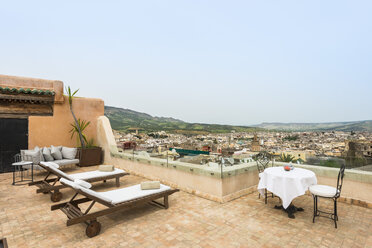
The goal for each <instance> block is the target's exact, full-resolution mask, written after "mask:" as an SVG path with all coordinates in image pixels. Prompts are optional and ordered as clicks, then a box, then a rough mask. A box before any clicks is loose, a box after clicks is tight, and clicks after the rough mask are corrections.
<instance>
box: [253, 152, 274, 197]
mask: <svg viewBox="0 0 372 248" xmlns="http://www.w3.org/2000/svg"><path fill="white" fill-rule="evenodd" d="M272 157H273V156H272V155H271V154H270V153H268V152H266V151H263V152H260V153H258V154H257V155H256V156H255V159H256V164H257V171H258V179H259V180H260V179H261V175H262V173H263V172H264V170H265V169H266V168H268V167H269V165H270V162H271V161H272ZM269 194H271V197H272V198H274V194H273V193H269ZM267 195H268V193H267V189H265V204H267ZM258 198H259V199H260V198H261V196H260V193H258Z"/></svg>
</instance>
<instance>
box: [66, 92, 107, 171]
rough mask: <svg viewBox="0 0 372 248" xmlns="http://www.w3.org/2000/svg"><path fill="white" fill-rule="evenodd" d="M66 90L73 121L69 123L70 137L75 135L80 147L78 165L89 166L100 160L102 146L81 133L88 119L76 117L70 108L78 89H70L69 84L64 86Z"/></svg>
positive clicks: (87, 124) (87, 123)
mask: <svg viewBox="0 0 372 248" xmlns="http://www.w3.org/2000/svg"><path fill="white" fill-rule="evenodd" d="M66 91H67V94H68V103H69V105H70V111H71V114H72V117H73V118H74V122H73V123H71V126H72V128H71V130H70V133H71V139H72V138H73V137H74V136H76V138H77V141H78V143H80V145H81V146H80V147H78V156H79V160H80V162H79V166H91V165H98V164H101V162H102V148H101V147H98V146H95V145H94V140H93V139H90V140H88V139H87V137H86V136H85V134H84V133H83V132H84V130H85V129H86V128H87V127H88V126H89V124H90V121H85V120H81V119H80V118H79V119H77V118H76V116H75V114H74V111H73V109H72V100H73V98H74V96H75V95H76V93H77V92H78V91H79V89H77V90H75V91H74V92H72V91H71V88H70V86H68V87H66Z"/></svg>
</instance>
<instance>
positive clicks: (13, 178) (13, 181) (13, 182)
mask: <svg viewBox="0 0 372 248" xmlns="http://www.w3.org/2000/svg"><path fill="white" fill-rule="evenodd" d="M15 170H16V168H15V166H14V168H13V183H12V184H13V185H14V181H15V175H14V174H15Z"/></svg>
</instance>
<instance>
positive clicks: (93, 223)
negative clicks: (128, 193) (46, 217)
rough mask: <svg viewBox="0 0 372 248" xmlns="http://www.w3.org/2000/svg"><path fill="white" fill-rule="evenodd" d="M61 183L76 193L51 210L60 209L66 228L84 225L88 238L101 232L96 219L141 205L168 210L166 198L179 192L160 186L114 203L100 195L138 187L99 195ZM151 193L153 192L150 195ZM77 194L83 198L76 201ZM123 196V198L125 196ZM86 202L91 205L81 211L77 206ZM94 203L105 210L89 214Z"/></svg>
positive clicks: (64, 181)
mask: <svg viewBox="0 0 372 248" xmlns="http://www.w3.org/2000/svg"><path fill="white" fill-rule="evenodd" d="M61 183H62V184H63V185H66V186H68V187H71V188H73V189H74V190H75V191H76V194H75V195H74V196H73V197H72V198H71V200H70V201H68V202H64V203H60V204H56V205H53V206H51V210H52V211H53V210H57V209H60V210H61V211H62V212H63V213H65V214H66V216H67V218H68V220H67V226H71V225H74V224H78V223H85V224H86V225H87V228H86V232H85V233H86V235H87V236H88V237H90V238H91V237H94V236H96V235H98V234H99V232H100V231H101V224H100V223H99V222H98V221H97V218H98V217H100V216H104V215H107V214H111V213H114V212H116V211H121V210H123V209H127V208H130V207H135V206H138V205H142V204H145V203H149V204H151V205H154V206H157V207H161V208H164V209H168V207H169V204H168V196H169V195H171V194H173V193H175V192H177V191H179V190H178V189H171V188H169V187H167V186H164V185H162V186H161V187H164V189H163V190H162V191H161V192H157V191H158V190H149V191H148V190H145V192H146V191H147V192H149V193H148V194H147V195H144V196H140V197H138V198H132V199H128V200H123V201H121V202H120V201H118V203H115V202H114V201H111V199H110V198H106V197H105V196H101V195H104V194H106V195H107V193H108V194H110V193H113V194H115V193H116V192H117V193H119V195H120V193H121V192H120V191H123V190H126V189H129V188H133V187H139V188H140V185H134V186H131V187H127V188H122V189H117V190H111V191H107V192H101V193H100V192H95V191H92V190H90V189H87V188H84V187H82V186H78V187H76V184H75V183H74V182H71V181H69V180H65V179H61ZM153 191H155V192H154V193H152V192H153ZM142 192H143V191H142ZM79 194H81V195H83V196H84V198H80V199H76V197H77V195H79ZM100 194H101V195H100ZM123 195H124V198H125V194H123ZM159 198H163V203H160V202H157V201H155V200H157V199H159ZM116 200H117V199H116ZM86 202H91V204H90V205H89V206H88V207H87V208H86V210H85V211H82V210H81V209H80V207H79V204H82V203H86ZM96 202H97V203H100V204H102V205H104V206H106V207H107V208H106V209H103V210H99V211H95V212H93V213H90V210H91V209H92V207H93V205H94V204H95V203H96Z"/></svg>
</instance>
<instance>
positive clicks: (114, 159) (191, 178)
mask: <svg viewBox="0 0 372 248" xmlns="http://www.w3.org/2000/svg"><path fill="white" fill-rule="evenodd" d="M97 138H98V144H99V145H100V146H102V148H103V150H104V152H105V160H104V163H105V164H113V165H115V166H117V167H120V168H122V169H125V170H127V171H128V172H130V173H132V174H136V175H140V176H143V177H146V178H149V179H151V180H159V181H162V182H163V183H166V184H168V185H170V186H172V187H176V188H179V189H181V190H183V191H186V192H189V193H193V194H195V195H198V196H201V197H204V198H207V199H210V200H213V201H217V202H221V203H223V202H227V201H230V200H233V199H236V198H238V197H241V196H243V195H245V194H249V193H252V192H255V191H256V188H257V184H258V173H257V167H256V163H255V162H251V163H244V164H239V165H234V166H231V167H223V168H222V170H223V171H221V167H219V168H211V167H206V166H199V165H196V164H190V163H183V162H179V161H167V160H165V159H159V158H151V157H144V156H139V155H135V154H128V153H121V152H119V151H118V149H117V147H116V143H115V139H114V136H113V133H112V130H111V125H110V122H109V120H108V119H107V118H106V117H105V116H101V117H99V118H98V123H97ZM283 165H284V163H279V162H275V166H283ZM295 166H296V167H302V168H305V169H309V170H312V171H314V172H315V174H316V175H317V178H318V183H319V184H326V185H334V186H336V183H337V175H338V171H339V170H338V169H335V168H327V167H320V166H312V165H295ZM370 192H372V173H370V172H363V171H356V170H346V172H345V178H344V185H343V188H342V194H341V196H342V198H341V200H342V201H344V202H348V203H353V204H357V205H360V206H364V207H370V208H372V194H371V193H370Z"/></svg>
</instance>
